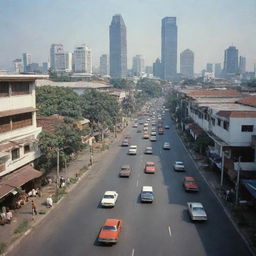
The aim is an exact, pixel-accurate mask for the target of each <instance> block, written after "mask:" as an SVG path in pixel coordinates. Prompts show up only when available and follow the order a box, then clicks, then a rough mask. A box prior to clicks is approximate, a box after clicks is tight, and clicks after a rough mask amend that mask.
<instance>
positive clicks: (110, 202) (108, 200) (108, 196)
mask: <svg viewBox="0 0 256 256" xmlns="http://www.w3.org/2000/svg"><path fill="white" fill-rule="evenodd" d="M117 198H118V194H117V192H116V191H106V192H105V193H104V195H103V198H102V199H101V206H103V207H114V206H115V204H116V200H117Z"/></svg>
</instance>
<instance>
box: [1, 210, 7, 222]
mask: <svg viewBox="0 0 256 256" xmlns="http://www.w3.org/2000/svg"><path fill="white" fill-rule="evenodd" d="M5 223H6V213H5V212H2V213H1V214H0V224H1V225H4V224H5Z"/></svg>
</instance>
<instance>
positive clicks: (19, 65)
mask: <svg viewBox="0 0 256 256" xmlns="http://www.w3.org/2000/svg"><path fill="white" fill-rule="evenodd" d="M13 68H14V72H15V73H16V74H19V73H21V72H22V71H23V70H24V68H23V62H22V59H15V60H14V61H13Z"/></svg>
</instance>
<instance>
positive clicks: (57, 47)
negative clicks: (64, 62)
mask: <svg viewBox="0 0 256 256" xmlns="http://www.w3.org/2000/svg"><path fill="white" fill-rule="evenodd" d="M63 53H64V48H63V45H62V44H52V45H51V48H50V67H51V69H53V70H56V69H58V67H56V54H63ZM59 57H60V56H58V62H59V60H60V58H59Z"/></svg>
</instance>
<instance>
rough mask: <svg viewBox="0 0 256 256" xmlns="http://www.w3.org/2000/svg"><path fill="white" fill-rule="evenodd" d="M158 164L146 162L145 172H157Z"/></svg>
mask: <svg viewBox="0 0 256 256" xmlns="http://www.w3.org/2000/svg"><path fill="white" fill-rule="evenodd" d="M155 171H156V166H155V163H154V162H146V164H145V173H155Z"/></svg>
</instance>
